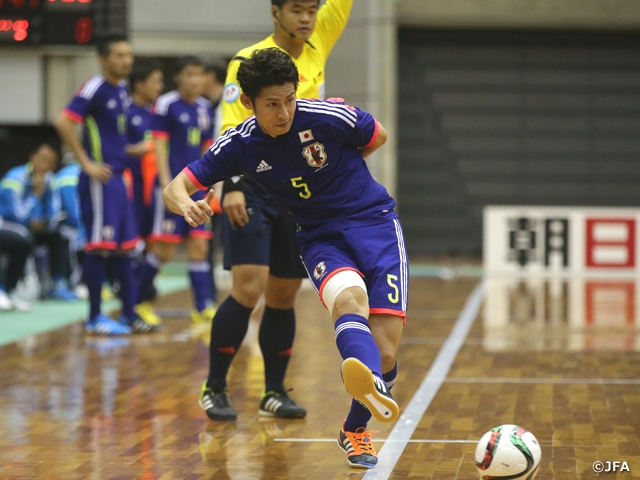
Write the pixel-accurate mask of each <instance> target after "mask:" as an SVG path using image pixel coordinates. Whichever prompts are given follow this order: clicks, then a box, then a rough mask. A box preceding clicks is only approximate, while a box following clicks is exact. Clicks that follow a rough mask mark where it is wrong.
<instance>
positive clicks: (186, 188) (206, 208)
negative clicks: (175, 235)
mask: <svg viewBox="0 0 640 480" xmlns="http://www.w3.org/2000/svg"><path fill="white" fill-rule="evenodd" d="M197 190H198V188H197V187H196V186H195V185H194V184H193V182H192V181H191V180H190V179H189V177H187V175H185V173H184V172H180V173H179V174H178V176H177V177H176V178H174V179H173V180H172V181H171V182H170V183H169V185H168V186H167V187H166V188H165V189H164V190H163V192H162V199H163V200H164V204H165V205H166V207H167V208H168V209H169V210H171V211H172V212H173V213H177V214H178V215H182V216H183V217H184V219H185V220H186V221H187V223H188V224H189V225H191V226H192V227H197V226H198V225H202V224H203V223H205V222H206V223H209V222H210V221H211V216H212V215H213V210H212V209H211V206H210V205H209V204H210V203H211V201H212V200H213V197H214V193H213V190H209V193H208V194H207V198H205V199H204V200H198V201H197V202H194V201H193V200H192V199H191V195H193V194H194V193H195V192H196V191H197Z"/></svg>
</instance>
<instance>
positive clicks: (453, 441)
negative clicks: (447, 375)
mask: <svg viewBox="0 0 640 480" xmlns="http://www.w3.org/2000/svg"><path fill="white" fill-rule="evenodd" d="M274 441H276V442H298V443H307V442H309V443H315V442H332V443H335V442H336V439H335V438H276V439H274ZM374 442H375V443H378V442H380V443H390V442H393V443H395V442H406V443H478V441H477V440H434V439H424V440H393V439H388V438H382V439H378V438H376V439H375V440H374Z"/></svg>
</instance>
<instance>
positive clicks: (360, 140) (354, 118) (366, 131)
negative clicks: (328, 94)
mask: <svg viewBox="0 0 640 480" xmlns="http://www.w3.org/2000/svg"><path fill="white" fill-rule="evenodd" d="M324 103H325V105H329V106H330V107H329V108H331V109H332V110H334V111H333V115H332V116H331V123H332V124H333V126H334V131H335V132H336V134H337V137H338V140H339V141H341V142H343V143H346V144H347V145H352V146H354V147H366V146H369V145H372V144H373V143H374V142H375V141H376V139H377V138H378V128H379V127H378V122H377V121H376V119H375V118H373V115H371V114H370V113H368V112H365V111H364V110H361V109H359V108H358V107H352V106H350V105H345V104H344V103H343V102H341V101H340V102H335V101H328V102H324Z"/></svg>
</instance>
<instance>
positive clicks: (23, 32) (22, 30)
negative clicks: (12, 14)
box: [0, 19, 29, 42]
mask: <svg viewBox="0 0 640 480" xmlns="http://www.w3.org/2000/svg"><path fill="white" fill-rule="evenodd" d="M27 30H29V22H28V21H27V20H15V21H14V20H6V19H0V32H13V39H14V40H15V41H16V42H22V41H23V40H26V38H27V35H28V33H27Z"/></svg>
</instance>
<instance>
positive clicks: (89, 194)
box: [56, 35, 153, 335]
mask: <svg viewBox="0 0 640 480" xmlns="http://www.w3.org/2000/svg"><path fill="white" fill-rule="evenodd" d="M98 57H99V60H100V65H101V67H102V74H100V75H96V76H95V77H93V78H91V79H90V80H89V81H88V82H86V83H85V84H84V85H83V86H82V87H81V88H80V90H79V91H78V93H77V94H76V96H75V97H74V98H73V100H72V101H71V103H70V104H69V105H68V107H67V108H66V109H65V110H64V111H63V113H62V114H61V115H60V116H59V117H58V119H57V120H56V128H57V130H58V133H59V134H60V136H61V137H62V139H63V140H64V141H65V142H66V143H67V144H68V145H69V147H71V150H72V151H73V153H74V155H75V157H76V158H77V159H78V161H79V162H80V165H81V166H82V174H81V175H80V179H79V182H78V195H79V198H80V207H81V213H82V220H83V223H84V227H85V231H86V234H87V244H86V246H85V256H84V260H83V273H84V279H85V283H86V285H87V288H88V290H89V302H90V312H89V320H88V321H87V323H86V326H85V328H86V330H87V331H89V332H94V333H100V334H112V335H116V334H127V333H131V331H136V332H140V333H142V332H148V331H151V330H153V327H152V326H151V325H148V324H146V323H145V322H144V321H143V320H142V319H140V317H139V316H138V315H137V314H136V313H135V312H134V301H135V291H136V288H135V287H136V285H135V282H134V277H133V256H134V255H135V249H136V245H137V244H138V240H139V238H138V232H137V227H136V224H135V217H134V214H133V205H132V203H131V200H130V199H129V197H128V195H127V189H126V186H125V182H124V179H123V172H124V170H125V168H126V167H127V164H128V161H129V160H128V158H127V154H126V152H125V146H126V145H127V113H128V106H129V97H128V95H127V88H126V83H125V80H124V79H125V78H126V77H127V76H128V75H129V74H130V73H131V65H132V63H133V54H132V51H131V44H130V43H129V42H128V41H127V40H126V38H125V37H122V36H118V35H111V36H107V37H105V38H103V39H102V40H101V41H100V43H99V45H98ZM79 123H84V132H83V141H82V143H80V141H79V139H78V137H77V135H76V132H75V125H76V124H79ZM108 256H111V257H112V261H113V267H114V270H115V274H116V277H117V279H118V280H119V281H120V286H121V290H120V298H121V300H122V317H121V319H120V320H121V321H120V322H116V321H113V320H111V319H110V318H109V317H107V316H106V315H104V314H102V312H101V309H100V304H101V298H100V296H101V292H102V283H103V281H104V277H105V273H106V260H107V257H108Z"/></svg>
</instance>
